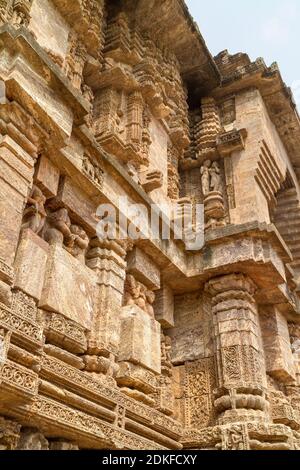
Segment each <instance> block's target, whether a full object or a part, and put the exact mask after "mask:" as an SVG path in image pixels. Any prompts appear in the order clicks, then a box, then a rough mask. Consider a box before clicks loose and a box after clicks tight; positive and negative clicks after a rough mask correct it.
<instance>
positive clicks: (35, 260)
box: [15, 229, 49, 300]
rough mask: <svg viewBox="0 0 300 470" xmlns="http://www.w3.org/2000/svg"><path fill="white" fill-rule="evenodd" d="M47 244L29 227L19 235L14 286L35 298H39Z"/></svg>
mask: <svg viewBox="0 0 300 470" xmlns="http://www.w3.org/2000/svg"><path fill="white" fill-rule="evenodd" d="M48 249H49V245H48V243H46V242H45V241H44V240H42V239H41V238H40V237H39V236H37V235H36V234H35V233H33V232H32V231H31V230H30V229H27V230H24V231H23V232H22V235H21V240H20V244H19V247H18V251H17V256H16V261H15V269H16V282H15V287H16V288H18V289H20V290H22V291H23V292H25V294H28V295H29V296H31V297H33V298H34V299H36V300H40V298H41V294H42V289H43V283H44V275H45V270H46V263H47V258H48Z"/></svg>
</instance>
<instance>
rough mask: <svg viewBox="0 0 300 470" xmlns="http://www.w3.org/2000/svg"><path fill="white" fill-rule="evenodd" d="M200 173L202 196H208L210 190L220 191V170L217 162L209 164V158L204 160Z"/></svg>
mask: <svg viewBox="0 0 300 470" xmlns="http://www.w3.org/2000/svg"><path fill="white" fill-rule="evenodd" d="M200 173H201V183H202V192H203V196H204V197H206V196H208V195H209V193H210V192H220V193H221V192H222V178H221V171H220V166H219V164H218V163H217V162H213V164H211V161H210V160H206V161H205V162H204V163H203V166H202V168H201V171H200Z"/></svg>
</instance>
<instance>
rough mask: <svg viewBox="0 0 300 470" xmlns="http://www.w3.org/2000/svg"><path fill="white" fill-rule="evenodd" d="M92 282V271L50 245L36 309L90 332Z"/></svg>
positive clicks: (93, 285) (94, 281) (61, 249)
mask: <svg viewBox="0 0 300 470" xmlns="http://www.w3.org/2000/svg"><path fill="white" fill-rule="evenodd" d="M96 280H97V279H96V276H95V275H94V273H93V272H92V271H90V270H89V269H88V268H87V267H86V266H84V265H82V263H80V262H79V261H78V260H77V259H76V258H74V257H73V256H72V255H70V254H69V253H68V252H67V251H66V250H65V249H64V248H62V247H60V246H57V245H54V246H52V247H51V250H50V252H49V260H48V263H47V267H46V274H45V282H44V286H43V291H42V296H41V300H40V304H39V306H40V307H41V308H43V309H45V310H50V311H54V312H57V313H61V314H62V315H64V316H65V317H67V318H69V319H70V320H73V321H75V322H76V323H78V324H79V325H82V326H84V327H85V328H86V329H90V328H91V322H92V315H93V308H94V290H95V285H96Z"/></svg>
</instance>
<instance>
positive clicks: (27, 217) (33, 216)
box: [22, 185, 47, 235]
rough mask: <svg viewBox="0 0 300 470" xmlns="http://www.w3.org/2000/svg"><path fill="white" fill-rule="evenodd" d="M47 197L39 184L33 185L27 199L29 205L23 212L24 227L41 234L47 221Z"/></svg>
mask: <svg viewBox="0 0 300 470" xmlns="http://www.w3.org/2000/svg"><path fill="white" fill-rule="evenodd" d="M45 202H46V197H45V196H44V194H43V192H42V191H41V190H40V188H38V187H37V186H35V185H34V186H33V188H32V190H31V191H30V194H29V196H28V199H27V206H26V208H25V211H24V214H23V225H22V227H23V228H24V229H26V228H30V229H31V230H32V231H33V232H34V233H36V234H37V235H39V234H40V233H41V231H42V230H43V228H44V225H45V221H46V216H47V214H46V210H45Z"/></svg>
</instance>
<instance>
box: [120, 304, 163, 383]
mask: <svg viewBox="0 0 300 470" xmlns="http://www.w3.org/2000/svg"><path fill="white" fill-rule="evenodd" d="M119 361H128V362H132V363H133V364H138V365H141V366H143V367H145V368H147V369H150V370H152V371H153V372H157V373H158V374H159V373H160V371H161V350H160V324H159V323H158V322H157V321H156V320H154V319H153V318H151V317H150V316H149V315H147V313H145V312H144V311H143V310H141V309H140V308H139V307H137V306H136V305H132V306H129V307H123V309H122V313H121V338H120V353H119Z"/></svg>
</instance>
